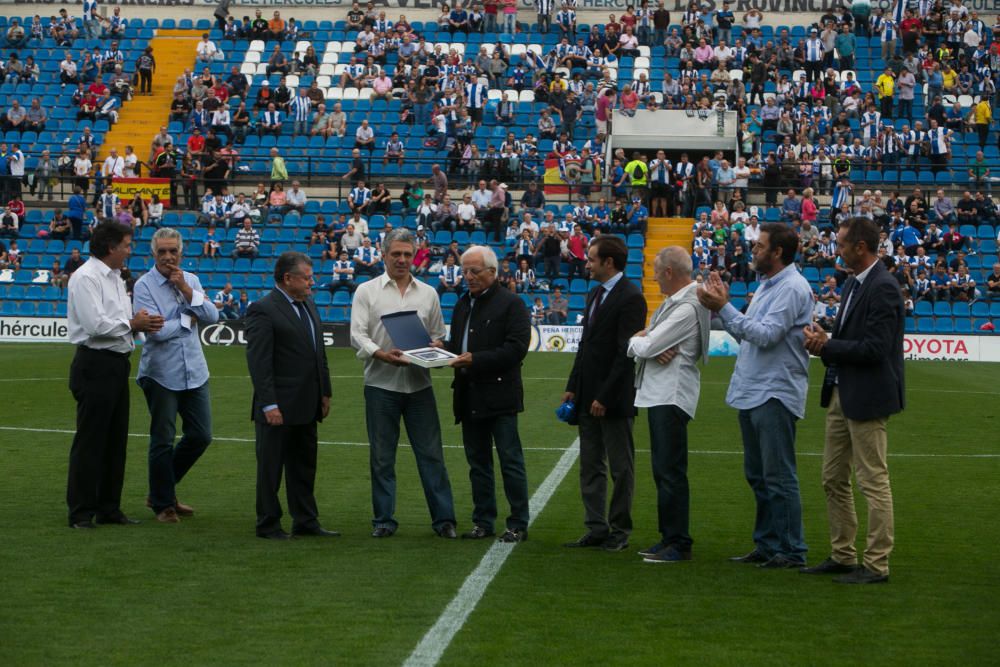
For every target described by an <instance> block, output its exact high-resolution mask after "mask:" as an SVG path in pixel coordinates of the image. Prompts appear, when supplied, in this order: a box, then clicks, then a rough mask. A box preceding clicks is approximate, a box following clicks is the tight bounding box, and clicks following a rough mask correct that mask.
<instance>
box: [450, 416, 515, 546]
mask: <svg viewBox="0 0 1000 667" xmlns="http://www.w3.org/2000/svg"><path fill="white" fill-rule="evenodd" d="M462 442H463V444H464V445H465V459H466V461H468V462H469V481H470V482H471V483H472V503H473V505H474V508H473V510H472V522H473V523H474V524H476V525H477V526H482V527H483V528H485V529H486V530H489V531H492V530H493V524H494V522H495V521H496V518H497V497H496V492H495V482H494V479H493V445H496V448H497V457H498V458H499V459H500V475H501V476H502V477H503V490H504V493H505V494H506V495H507V502H508V503H510V516H508V517H507V528H509V529H511V530H518V529H524V528H527V527H528V516H529V514H528V477H527V474H526V473H525V471H524V452H523V451H522V450H521V437H520V436H519V435H518V433H517V415H500V416H499V417H491V418H488V419H467V418H463V419H462Z"/></svg>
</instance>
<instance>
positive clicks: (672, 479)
mask: <svg viewBox="0 0 1000 667" xmlns="http://www.w3.org/2000/svg"><path fill="white" fill-rule="evenodd" d="M646 416H647V417H648V418H649V446H650V450H651V458H652V462H653V481H654V482H655V484H656V511H657V518H658V521H659V527H660V535H661V541H662V542H663V544H665V545H669V546H673V547H675V548H676V549H677V550H678V551H691V544H692V543H693V540H692V539H691V532H690V507H691V498H690V492H689V489H688V477H687V464H688V443H687V425H688V422H689V421H691V417H690V416H688V414H687V413H686V412H684V411H683V410H681V409H680V408H678V407H677V406H676V405H656V406H653V407H651V408H649V409H648V410H647V415H646Z"/></svg>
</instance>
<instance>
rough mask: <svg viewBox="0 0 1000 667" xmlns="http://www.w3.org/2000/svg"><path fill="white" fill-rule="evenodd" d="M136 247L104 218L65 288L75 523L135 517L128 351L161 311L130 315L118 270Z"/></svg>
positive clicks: (124, 521) (156, 326)
mask: <svg viewBox="0 0 1000 667" xmlns="http://www.w3.org/2000/svg"><path fill="white" fill-rule="evenodd" d="M130 254H132V234H131V231H130V230H129V229H128V228H126V227H123V226H122V225H119V224H117V223H110V222H109V223H101V224H99V225H97V226H96V227H94V231H93V234H92V235H91V237H90V259H88V260H87V261H86V262H85V263H84V265H83V266H81V267H80V268H79V269H77V270H76V271H74V272H73V275H72V276H70V279H69V287H68V292H67V312H66V318H67V327H68V330H69V341H70V342H71V343H73V344H74V345H76V346H77V349H76V355H75V356H74V358H73V364H72V365H71V366H70V379H69V386H70V391H71V392H72V393H73V398H74V399H76V403H77V410H76V434H75V435H74V436H73V447H72V449H71V450H70V454H69V478H68V482H67V486H66V504H67V505H68V506H69V526H70V528H80V529H91V528H94V520H95V519H96V521H97V523H99V524H121V525H130V524H135V523H138V521H136V520H134V519H129V518H128V517H127V516H126V515H125V514H124V513H123V512H122V510H121V495H122V485H123V483H124V480H125V450H126V445H127V444H128V420H129V385H128V378H129V371H130V370H131V365H130V363H129V356H130V355H131V353H132V350H133V349H134V348H135V344H134V343H133V341H132V336H133V334H134V333H137V332H149V333H156V332H157V331H159V330H160V329H161V328H162V327H163V317H161V316H160V315H150V314H149V313H148V312H146V311H145V310H140V311H139V312H138V313H135V315H133V314H132V302H131V301H130V300H129V297H128V294H127V293H126V292H125V282H124V281H123V280H122V277H121V273H120V271H121V269H122V267H124V266H125V264H126V262H127V261H128V258H129V255H130Z"/></svg>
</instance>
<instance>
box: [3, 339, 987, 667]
mask: <svg viewBox="0 0 1000 667" xmlns="http://www.w3.org/2000/svg"><path fill="white" fill-rule="evenodd" d="M72 353H73V348H72V347H70V346H48V345H7V346H0V369H3V370H2V374H0V391H2V392H3V397H4V398H3V409H2V414H3V417H2V419H0V484H2V488H3V494H4V502H3V503H2V505H0V526H2V527H3V530H4V531H5V533H6V535H7V537H6V538H4V539H3V541H2V544H3V547H2V549H0V553H2V554H3V560H4V565H5V568H4V569H5V571H4V574H3V597H4V600H3V605H2V606H0V637H2V639H0V664H3V665H53V664H67V663H71V664H83V665H151V664H161V665H173V664H186V665H237V664H256V665H278V664H281V665H284V664H289V665H299V664H323V665H329V664H336V665H344V664H359V665H398V664H401V663H403V662H404V661H406V660H407V658H408V657H409V656H410V655H411V653H412V652H413V651H414V649H415V648H416V647H417V645H418V644H419V643H420V641H421V639H422V638H423V637H424V636H425V634H426V633H427V632H428V630H430V629H431V627H432V626H434V624H435V622H436V621H437V620H438V618H439V617H440V616H441V614H442V612H444V611H445V609H446V608H447V607H448V605H449V602H451V601H452V600H453V598H454V597H455V596H456V593H458V591H459V589H460V588H461V587H462V584H463V582H464V581H465V579H466V577H467V576H468V575H469V574H470V573H471V572H473V571H474V570H475V569H476V567H477V565H479V563H480V561H481V559H482V558H483V555H484V554H485V553H486V552H487V550H488V549H490V547H491V546H492V542H490V541H463V540H456V541H446V540H442V539H440V538H437V537H436V536H434V534H433V532H432V531H431V528H430V518H429V516H428V513H427V509H426V505H425V504H424V500H423V495H422V492H421V489H420V484H419V481H418V479H417V475H416V467H415V465H414V462H413V457H412V453H411V452H410V451H409V449H407V448H401V449H400V452H399V456H398V460H397V476H398V497H397V519H398V520H399V523H400V528H399V531H398V533H397V534H396V536H395V537H392V538H391V539H383V540H375V539H372V538H371V537H369V535H368V534H369V532H370V530H371V526H370V519H371V506H370V485H369V474H368V451H367V444H366V442H367V437H366V434H365V425H364V423H365V422H364V405H363V399H362V393H361V388H362V378H361V363H360V362H359V361H357V360H356V359H355V358H354V356H353V353H352V351H350V350H330V352H329V359H330V367H331V373H332V375H333V376H334V377H333V387H334V397H333V408H332V410H331V417H330V418H329V419H328V420H327V421H326V422H324V423H323V424H321V425H320V440H321V441H322V442H323V443H324V444H323V445H321V447H320V452H319V468H318V474H317V499H318V502H319V509H320V520H321V522H322V523H323V525H324V526H325V527H326V528H330V529H336V530H339V531H341V532H342V533H343V537H341V538H339V539H299V540H294V541H292V542H284V543H281V542H270V541H265V540H260V539H257V538H255V537H254V530H253V529H254V479H255V473H254V470H255V464H254V449H253V427H252V424H251V423H250V421H249V411H250V407H249V406H250V393H251V389H250V383H249V379H248V378H247V371H246V363H245V360H244V354H243V349H242V348H237V347H231V348H210V349H207V350H206V354H207V356H208V360H209V367H210V369H211V371H212V373H213V378H212V380H211V390H212V402H213V419H214V433H215V441H214V442H213V444H212V445H211V447H209V449H208V451H207V452H206V454H205V456H204V457H203V458H202V459H201V461H200V462H199V463H198V464H197V465H196V466H195V468H194V469H193V470H192V472H191V473H190V475H189V477H188V478H186V479H185V480H184V481H183V482H182V484H181V485H180V487H179V489H178V494H179V496H180V498H181V500H183V501H184V502H187V503H190V504H191V505H193V506H194V507H195V508H197V515H196V516H195V517H194V518H191V519H184V520H183V522H182V523H181V524H179V525H161V524H158V523H156V522H155V521H154V520H153V517H152V513H151V512H150V511H149V510H147V509H145V507H144V504H143V503H144V498H145V495H146V489H147V484H146V447H147V439H146V436H145V433H146V430H147V427H148V423H149V422H148V414H147V411H146V405H145V401H144V400H143V397H142V394H141V392H140V391H139V389H138V387H135V386H134V385H133V392H132V420H131V426H130V432H131V433H132V434H133V437H132V438H131V439H130V441H129V460H128V469H127V473H126V479H125V490H124V494H123V503H122V508H123V510H124V511H125V512H126V513H128V514H129V515H131V516H133V517H136V518H140V519H143V520H144V521H143V523H142V524H141V525H139V526H134V527H117V526H113V527H100V528H99V529H97V530H95V531H71V530H69V529H67V528H66V507H65V501H64V497H65V482H66V468H67V460H68V453H69V444H70V440H71V438H72V431H73V427H74V410H75V404H74V402H73V400H72V397H71V396H70V394H69V390H68V388H67V376H68V368H69V362H70V359H71V356H72ZM137 362H138V354H136V355H135V356H134V357H133V365H132V366H133V373H134V372H135V367H136V365H137ZM571 363H572V356H571V355H568V354H555V353H548V354H546V353H534V354H532V355H529V357H528V359H527V360H526V362H525V366H524V371H523V372H524V377H525V383H524V384H525V392H526V396H525V404H526V406H527V411H526V412H525V413H524V414H523V415H522V416H521V437H522V441H523V443H524V446H525V449H526V452H525V457H526V463H527V471H528V480H529V485H530V487H531V492H532V493H533V494H534V493H535V491H536V490H537V489H538V487H539V486H540V485H542V483H543V481H545V480H546V478H549V477H550V473H552V471H553V469H554V468H555V467H556V465H557V463H558V462H559V461H560V459H561V458H562V457H563V455H564V453H565V450H566V449H567V448H568V447H570V446H571V445H572V443H573V441H574V438H575V431H574V429H573V428H571V427H569V426H566V425H564V424H562V423H560V422H558V421H556V419H555V416H554V414H553V410H554V409H555V407H556V405H557V403H558V400H559V397H560V395H561V393H562V390H563V387H564V383H565V378H566V376H567V374H568V372H569V367H570V364H571ZM732 364H733V361H732V360H731V359H712V361H711V363H710V364H709V365H708V366H707V367H706V368H705V370H704V373H703V385H702V395H701V401H700V404H699V409H698V418H697V419H696V420H695V421H694V422H692V423H691V426H690V430H689V439H690V448H691V455H690V464H689V468H690V470H689V474H690V482H691V511H692V516H691V531H692V535H693V537H694V539H695V544H694V560H693V561H691V562H688V563H677V564H669V565H668V564H665V565H650V564H644V563H642V560H641V558H640V557H639V556H637V555H636V553H635V552H636V551H637V550H638V549H640V548H642V547H645V546H648V545H649V544H652V543H653V542H656V541H657V538H658V535H657V532H656V507H655V489H654V487H653V483H652V475H651V472H650V464H649V451H648V450H649V438H648V430H647V427H646V422H645V419H646V417H645V413H644V412H643V413H641V414H640V416H639V418H638V419H637V421H636V429H635V433H636V448H637V454H636V496H635V504H634V519H635V524H636V525H635V531H634V533H633V535H632V539H631V545H630V548H629V549H628V550H626V551H624V552H621V553H615V554H611V553H605V552H603V551H599V550H580V549H564V548H562V547H561V546H560V545H561V543H563V542H565V541H568V540H571V539H575V538H577V537H579V536H580V535H581V534H583V532H584V527H583V523H582V522H583V510H582V507H581V503H580V499H579V483H578V477H577V467H576V466H575V465H574V466H573V467H572V469H570V470H569V472H568V474H567V475H566V476H565V478H564V479H562V480H561V483H560V484H558V486H556V487H555V489H554V492H553V494H552V496H551V498H550V499H549V501H548V503H547V505H546V506H545V508H544V510H543V511H542V512H541V513H540V514H539V515H538V516H536V517H534V518H533V521H534V522H533V524H532V526H531V529H530V539H529V540H528V541H527V542H525V543H523V544H519V545H517V546H516V547H514V548H513V549H512V550H511V552H510V554H509V556H508V558H507V559H506V561H505V562H504V563H503V565H502V567H501V568H500V569H499V571H498V573H497V574H496V576H495V578H493V579H492V580H491V581H489V582H488V585H487V586H486V588H485V593H484V595H483V597H482V599H481V600H480V601H479V603H478V605H477V606H476V607H475V609H474V610H473V611H472V612H471V614H469V616H468V618H467V619H465V622H464V624H462V625H461V628H460V629H459V630H458V632H457V634H455V635H454V638H453V639H452V640H451V642H450V644H446V645H444V646H440V648H442V649H443V654H442V657H441V661H440V664H442V665H469V664H473V663H475V664H479V665H519V664H532V665H570V664H576V665H591V664H594V665H596V664H615V665H618V664H624V665H642V664H657V665H659V664H665V665H671V664H685V663H694V662H697V663H699V664H702V665H758V664H759V665H765V664H766V665H775V664H778V665H782V664H787V665H800V664H801V665H825V664H829V665H833V664H837V665H844V664H848V665H849V664H865V665H884V664H899V665H928V664H948V665H954V664H996V646H995V642H996V634H997V627H998V620H1000V616H998V614H997V594H998V591H1000V568H998V567H997V565H996V562H997V558H996V554H994V549H996V548H997V545H1000V523H998V522H997V510H998V501H997V498H998V494H997V491H998V486H1000V485H998V482H997V480H998V479H1000V424H998V414H1000V410H998V404H1000V386H998V383H997V377H998V372H997V370H998V367H997V366H996V365H992V364H965V365H962V364H957V363H940V362H907V365H906V371H907V400H908V407H907V410H906V411H905V412H903V413H902V414H901V415H897V416H895V417H893V418H892V419H891V420H890V422H889V451H890V471H891V474H892V482H893V493H894V496H895V510H896V550H895V551H894V553H893V557H892V581H891V583H890V584H889V585H887V586H861V587H854V586H837V585H834V584H832V583H831V582H830V581H829V578H827V577H809V576H802V575H799V574H798V573H797V572H794V571H789V570H778V571H764V570H758V569H756V568H754V567H752V566H747V565H741V564H734V563H730V562H728V561H727V560H726V558H727V557H728V556H732V555H736V554H739V553H742V552H746V551H748V550H749V549H750V548H751V546H752V544H751V540H750V529H751V524H752V520H753V511H754V508H753V499H752V496H751V492H750V490H749V488H748V487H747V485H746V482H745V481H744V479H743V473H742V455H741V447H740V438H739V431H738V427H737V422H736V413H735V412H734V411H733V410H731V409H729V408H727V407H726V406H725V405H724V402H723V397H724V395H725V390H726V385H727V383H728V379H729V375H730V373H731V370H732ZM821 377H822V369H821V366H820V365H819V364H818V363H817V362H814V363H813V368H812V387H811V389H810V395H809V405H808V415H807V418H806V419H805V420H804V421H802V422H800V424H799V435H798V451H799V458H798V465H799V476H800V484H801V487H802V496H803V505H804V511H805V524H806V533H807V538H808V542H809V547H810V551H809V560H810V562H819V561H820V560H822V559H823V558H825V557H826V556H827V554H828V549H829V547H828V538H827V523H826V510H825V501H824V498H823V492H822V488H821V487H820V481H819V480H820V463H821V458H820V456H819V454H820V452H821V451H822V439H823V411H822V410H821V409H820V408H819V406H818V401H819V383H820V380H821ZM434 378H435V382H434V386H435V389H436V393H437V398H438V406H439V411H440V413H441V421H442V426H443V429H444V439H445V444H446V446H447V447H448V448H447V449H446V460H447V463H448V470H449V474H450V476H451V481H452V487H453V489H454V495H455V503H456V513H457V518H458V521H459V526H458V529H459V531H462V530H468V529H469V527H470V515H471V511H472V502H471V495H470V490H469V482H468V468H467V465H466V463H465V458H464V454H463V452H462V449H461V439H460V435H459V430H458V429H457V428H456V427H455V425H454V424H453V421H454V420H453V419H452V418H451V395H450V388H449V385H450V382H451V373H450V371H434ZM404 439H405V433H404ZM552 479H553V481H558V475H556V476H555V477H553V478H552ZM497 486H498V494H499V496H500V497H499V506H500V514H501V521H502V517H503V516H505V512H506V507H507V506H506V501H505V500H504V499H503V498H502V486H501V485H500V484H499V479H498V485H497ZM533 500H537V497H535V498H533ZM282 502H284V499H282ZM533 504H534V503H533ZM858 507H859V509H861V510H862V511H863V510H864V507H865V506H864V501H863V499H861V498H860V497H859V498H858ZM285 528H286V529H288V528H290V519H289V518H288V517H287V516H286V517H285ZM861 533H862V534H861V535H860V536H859V549H860V548H862V547H863V541H864V537H863V533H864V522H863V517H862V529H861Z"/></svg>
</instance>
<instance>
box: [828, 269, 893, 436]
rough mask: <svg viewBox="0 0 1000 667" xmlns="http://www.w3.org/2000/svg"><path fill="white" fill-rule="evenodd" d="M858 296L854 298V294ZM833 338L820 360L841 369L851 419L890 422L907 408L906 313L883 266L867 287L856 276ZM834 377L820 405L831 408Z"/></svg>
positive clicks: (846, 409) (848, 284)
mask: <svg viewBox="0 0 1000 667" xmlns="http://www.w3.org/2000/svg"><path fill="white" fill-rule="evenodd" d="M852 292H854V294H853V295H851V293H852ZM848 299H849V300H850V307H849V308H848V309H847V311H846V314H845V311H844V309H843V308H841V310H840V312H839V313H837V318H836V320H835V321H834V325H833V337H832V338H830V340H829V341H827V343H826V345H825V346H824V347H823V352H822V354H821V355H820V358H821V359H822V360H823V364H824V365H826V366H827V367H828V368H829V369H835V371H836V378H837V382H838V385H839V389H840V405H841V408H842V409H843V411H844V415H845V416H846V417H847V418H848V419H854V420H858V421H866V420H869V419H878V418H881V417H888V416H889V415H891V414H895V413H897V412H899V411H900V410H902V409H903V407H904V406H905V397H904V388H903V323H904V321H905V310H904V306H903V297H902V296H901V295H900V291H899V283H898V282H896V279H895V278H893V277H892V275H891V274H890V273H889V271H888V270H887V269H886V268H885V265H884V264H883V263H882V262H881V261H878V262H876V263H875V266H874V267H873V268H872V270H871V273H869V274H868V277H867V278H865V281H864V282H863V283H861V284H860V285H859V284H858V281H857V280H856V279H855V278H854V276H851V277H850V278H848V279H847V282H846V283H845V284H844V296H843V298H842V303H844V304H847V302H848ZM832 393H833V376H832V374H831V373H830V372H827V374H826V378H825V379H824V381H823V389H822V392H821V396H820V405H821V406H823V407H826V406H828V405H829V404H830V396H831V394H832Z"/></svg>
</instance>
